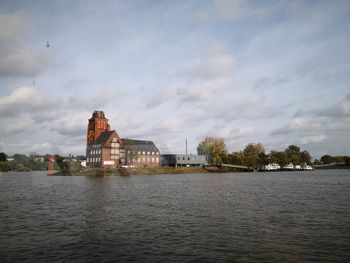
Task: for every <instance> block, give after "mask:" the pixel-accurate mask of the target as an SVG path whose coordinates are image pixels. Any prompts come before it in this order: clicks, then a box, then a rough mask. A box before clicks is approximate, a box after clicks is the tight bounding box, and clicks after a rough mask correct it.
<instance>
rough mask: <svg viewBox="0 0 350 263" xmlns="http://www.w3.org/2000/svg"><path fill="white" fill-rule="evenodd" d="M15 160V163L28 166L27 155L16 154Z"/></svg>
mask: <svg viewBox="0 0 350 263" xmlns="http://www.w3.org/2000/svg"><path fill="white" fill-rule="evenodd" d="M13 159H14V161H15V162H18V163H21V164H23V165H24V166H28V163H29V158H28V157H27V156H26V155H25V154H19V153H16V154H14V155H13Z"/></svg>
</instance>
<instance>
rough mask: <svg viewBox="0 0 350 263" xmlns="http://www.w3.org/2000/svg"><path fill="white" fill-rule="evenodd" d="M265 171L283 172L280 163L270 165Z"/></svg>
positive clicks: (266, 166)
mask: <svg viewBox="0 0 350 263" xmlns="http://www.w3.org/2000/svg"><path fill="white" fill-rule="evenodd" d="M264 170H265V171H279V170H281V166H280V165H279V164H278V163H269V164H268V165H265V167H264Z"/></svg>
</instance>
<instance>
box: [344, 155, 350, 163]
mask: <svg viewBox="0 0 350 263" xmlns="http://www.w3.org/2000/svg"><path fill="white" fill-rule="evenodd" d="M344 162H345V164H346V165H350V156H344Z"/></svg>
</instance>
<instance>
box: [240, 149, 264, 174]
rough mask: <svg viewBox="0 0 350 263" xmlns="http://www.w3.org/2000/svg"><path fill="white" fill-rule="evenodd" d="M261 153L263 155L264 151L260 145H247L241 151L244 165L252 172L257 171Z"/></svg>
mask: <svg viewBox="0 0 350 263" xmlns="http://www.w3.org/2000/svg"><path fill="white" fill-rule="evenodd" d="M262 153H265V149H264V146H263V145H262V144H261V143H249V144H248V145H247V146H246V147H245V148H244V150H243V161H244V164H245V165H246V166H248V167H250V168H252V169H254V170H256V169H258V168H259V166H260V165H261V164H260V158H261V154H262Z"/></svg>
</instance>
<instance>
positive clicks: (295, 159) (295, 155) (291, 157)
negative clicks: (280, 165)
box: [285, 145, 301, 164]
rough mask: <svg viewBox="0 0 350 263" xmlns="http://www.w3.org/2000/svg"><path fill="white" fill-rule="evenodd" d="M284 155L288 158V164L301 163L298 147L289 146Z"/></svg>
mask: <svg viewBox="0 0 350 263" xmlns="http://www.w3.org/2000/svg"><path fill="white" fill-rule="evenodd" d="M285 153H286V154H287V156H288V161H289V162H291V163H293V164H300V163H301V156H300V147H298V146H296V145H289V146H288V148H287V149H286V150H285Z"/></svg>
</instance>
